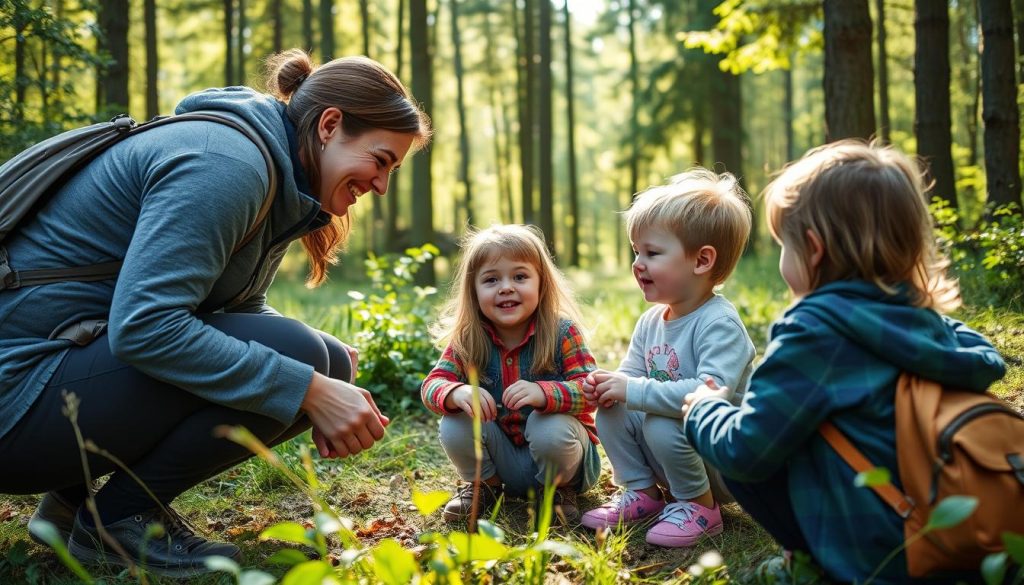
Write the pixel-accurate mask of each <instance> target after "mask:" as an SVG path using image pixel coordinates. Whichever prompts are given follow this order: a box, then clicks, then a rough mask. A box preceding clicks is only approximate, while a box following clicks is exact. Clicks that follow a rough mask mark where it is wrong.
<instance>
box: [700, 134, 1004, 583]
mask: <svg viewBox="0 0 1024 585" xmlns="http://www.w3.org/2000/svg"><path fill="white" fill-rule="evenodd" d="M924 191H925V188H924V185H923V184H922V180H921V173H920V171H919V170H918V169H917V167H916V166H915V165H914V163H913V162H912V161H911V160H910V159H909V158H908V157H906V156H905V155H903V154H900V153H899V152H897V151H896V150H894V149H891V148H882V147H878V146H874V145H871V146H869V145H866V144H863V143H861V142H856V141H843V142H837V143H834V144H830V145H826V146H822V147H819V148H817V149H814V150H812V151H810V152H809V153H808V154H807V155H806V156H804V157H803V158H802V159H801V160H799V161H797V162H796V163H794V164H792V165H790V166H789V167H787V168H786V169H785V170H784V171H783V173H782V174H781V175H780V176H779V177H778V178H777V179H775V181H773V182H772V183H771V184H770V185H769V186H768V187H767V189H766V190H765V204H766V205H765V209H766V213H767V216H768V223H769V227H770V229H771V233H772V236H773V237H774V238H775V240H776V241H777V242H779V244H781V245H782V259H781V261H780V263H779V272H780V273H782V278H783V279H784V280H785V281H786V284H788V285H789V288H790V290H791V291H792V293H793V296H794V297H795V299H796V302H795V304H794V305H793V306H792V307H790V308H789V310H787V311H786V313H785V314H784V315H783V316H782V318H781V319H780V320H778V321H777V322H775V324H774V325H773V326H772V330H771V343H770V344H769V346H768V349H767V351H766V352H765V357H764V360H763V361H762V363H761V364H760V366H759V367H758V368H757V370H755V372H754V374H753V376H752V378H751V381H750V386H749V388H748V390H747V393H746V395H745V396H744V398H743V403H742V404H741V405H740V406H739V407H736V406H733V405H731V404H730V403H729V402H728V401H726V400H724V399H722V398H721V395H722V394H723V389H718V388H716V387H714V386H715V385H714V384H710V386H711V387H709V386H702V387H700V388H698V389H697V391H696V392H694V393H693V394H690V395H688V396H687V397H686V399H685V405H684V407H683V410H684V412H685V413H686V418H685V422H684V426H685V428H686V434H687V437H688V438H689V439H690V442H691V443H692V444H693V445H694V446H695V448H696V449H697V451H698V452H699V453H700V454H701V455H702V456H703V457H704V458H705V459H707V460H708V461H709V462H711V463H712V464H713V465H714V466H716V467H717V468H718V469H719V470H720V471H721V472H722V474H723V475H724V476H725V477H726V483H727V485H728V486H729V488H730V490H731V491H732V493H733V495H734V496H735V497H736V500H737V501H738V502H739V503H740V505H741V506H743V508H744V509H745V510H746V511H747V512H749V513H750V515H751V516H753V517H754V518H755V519H756V520H757V521H758V522H760V523H761V524H762V525H763V526H764V527H765V528H766V529H767V530H768V531H769V532H770V533H771V534H772V536H774V537H775V539H776V540H777V541H778V542H779V543H780V544H781V545H782V547H783V548H784V549H787V550H789V551H793V550H800V551H805V552H807V553H810V554H811V556H812V557H813V558H814V560H816V561H817V562H818V563H819V564H820V565H821V566H822V568H823V569H824V570H825V572H826V573H827V574H828V577H829V578H831V579H833V580H835V581H841V582H851V581H854V582H856V581H860V582H863V581H864V580H865V579H866V578H868V576H869V575H871V573H872V572H873V571H874V570H875V568H876V567H878V566H879V565H880V564H881V562H882V560H883V559H884V558H885V557H886V555H888V554H889V553H890V552H891V551H893V550H896V549H897V548H899V547H900V545H901V544H902V543H903V540H904V535H903V520H902V519H901V518H900V517H899V516H897V515H896V514H895V513H894V512H893V511H892V509H891V508H889V506H888V505H887V504H886V503H884V502H883V501H882V500H881V499H879V497H878V496H877V495H875V493H874V492H873V491H872V490H870V489H866V488H861V487H855V486H854V483H853V480H854V476H855V475H856V473H855V472H854V471H853V470H852V469H851V468H850V467H849V465H847V464H846V462H845V461H843V460H842V459H841V458H840V457H839V455H838V454H837V453H836V452H835V450H833V449H832V447H830V446H829V445H828V444H827V443H826V442H825V440H824V439H823V438H822V437H821V436H819V435H818V433H817V429H818V426H819V425H820V424H821V423H822V422H824V421H826V420H829V421H831V422H833V423H834V424H835V425H836V426H837V427H839V429H840V430H841V431H842V432H843V433H844V434H845V435H846V436H847V437H848V438H849V439H850V440H851V441H852V442H853V443H854V445H855V446H856V447H857V448H858V449H859V450H860V451H861V452H862V453H863V454H864V455H865V456H866V457H867V459H868V460H869V461H871V462H872V463H873V464H874V465H876V466H879V467H884V468H886V469H888V470H890V471H892V472H893V473H895V471H896V469H897V464H896V446H895V431H894V424H895V423H894V405H893V400H894V391H895V388H896V380H897V378H898V377H899V375H900V374H901V373H903V372H910V373H913V374H916V375H918V376H920V377H922V378H925V379H929V380H933V381H935V382H938V383H940V384H943V385H949V386H954V387H959V388H964V389H971V390H976V391H979V392H980V391H983V390H985V389H986V388H987V387H988V386H989V384H991V383H992V382H993V381H995V380H998V379H999V378H1001V377H1002V376H1003V374H1004V372H1005V365H1004V364H1003V360H1002V358H1000V356H999V354H998V353H997V352H996V351H995V349H993V348H992V346H991V345H990V344H989V342H988V341H986V340H985V338H984V337H982V336H981V335H980V334H978V333H976V332H974V331H972V330H970V329H969V328H967V327H966V326H965V325H963V324H962V323H959V322H957V321H954V320H952V319H950V318H948V317H944V316H942V315H941V314H940V312H943V311H948V310H950V309H953V308H954V307H956V306H957V304H958V303H959V290H958V287H957V285H956V282H955V281H953V280H951V279H949V278H948V277H947V276H946V274H945V268H946V265H947V264H948V263H947V262H946V261H945V260H944V259H943V258H942V257H941V256H940V255H939V253H938V252H937V251H936V248H935V244H934V237H933V235H932V221H931V218H930V217H929V214H928V208H927V206H926V205H925V196H924ZM902 556H903V555H902V553H901V554H900V557H902ZM907 580H908V578H907V574H906V562H905V559H903V558H897V559H894V560H892V561H891V562H889V563H887V564H886V565H885V566H884V568H883V569H882V572H881V573H880V575H879V577H878V578H876V579H875V582H878V583H904V582H907Z"/></svg>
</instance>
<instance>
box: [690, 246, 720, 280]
mask: <svg viewBox="0 0 1024 585" xmlns="http://www.w3.org/2000/svg"><path fill="white" fill-rule="evenodd" d="M695 259H696V263H695V264H694V265H693V273H694V274H707V273H708V272H711V271H712V270H713V269H714V268H715V260H717V259H718V250H715V247H714V246H701V248H700V250H697V254H696V258H695Z"/></svg>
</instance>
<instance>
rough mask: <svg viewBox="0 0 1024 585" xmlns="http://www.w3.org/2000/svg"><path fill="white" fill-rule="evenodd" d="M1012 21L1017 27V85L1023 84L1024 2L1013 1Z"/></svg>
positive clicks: (1021, 0) (1020, 0)
mask: <svg viewBox="0 0 1024 585" xmlns="http://www.w3.org/2000/svg"><path fill="white" fill-rule="evenodd" d="M1013 20H1014V22H1015V23H1016V25H1017V67H1018V71H1017V83H1018V84H1024V0H1013Z"/></svg>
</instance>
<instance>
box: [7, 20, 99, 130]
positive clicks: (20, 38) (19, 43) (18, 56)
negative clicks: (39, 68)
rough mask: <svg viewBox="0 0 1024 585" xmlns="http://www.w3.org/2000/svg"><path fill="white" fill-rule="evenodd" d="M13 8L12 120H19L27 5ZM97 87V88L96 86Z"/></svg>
mask: <svg viewBox="0 0 1024 585" xmlns="http://www.w3.org/2000/svg"><path fill="white" fill-rule="evenodd" d="M18 8H21V10H13V15H14V22H15V26H14V121H15V122H20V121H21V120H22V118H24V116H25V92H26V90H27V89H28V84H29V80H28V74H27V73H26V72H25V48H26V47H25V45H26V43H27V35H26V34H25V30H26V29H27V28H28V18H27V17H26V11H27V9H28V7H27V6H25V7H24V8H22V7H20V6H19V7H18ZM97 89H99V88H97Z"/></svg>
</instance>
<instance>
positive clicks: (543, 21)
mask: <svg viewBox="0 0 1024 585" xmlns="http://www.w3.org/2000/svg"><path fill="white" fill-rule="evenodd" d="M537 2H538V3H539V5H540V6H539V8H540V19H539V23H538V29H539V30H538V31H537V32H538V36H539V37H540V38H539V40H540V42H539V49H540V51H539V52H540V63H539V67H538V72H537V73H538V75H537V78H538V80H537V84H538V88H537V92H538V94H539V95H538V99H537V106H538V107H537V110H538V112H537V114H538V119H537V123H538V126H539V128H538V129H539V132H538V139H539V141H540V142H539V145H538V146H539V148H538V150H539V161H538V162H539V168H538V171H539V172H538V175H539V177H538V178H539V179H540V218H539V220H540V221H539V222H538V224H539V226H540V229H541V231H542V232H544V237H545V241H546V242H547V245H548V250H549V251H550V252H551V254H552V255H555V249H556V246H555V240H556V236H557V234H556V233H555V185H554V182H555V170H554V160H553V158H554V154H553V149H552V142H554V136H553V135H552V124H553V109H554V107H553V106H552V104H551V100H552V95H551V94H552V91H553V87H552V85H553V84H552V79H551V0H537Z"/></svg>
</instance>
